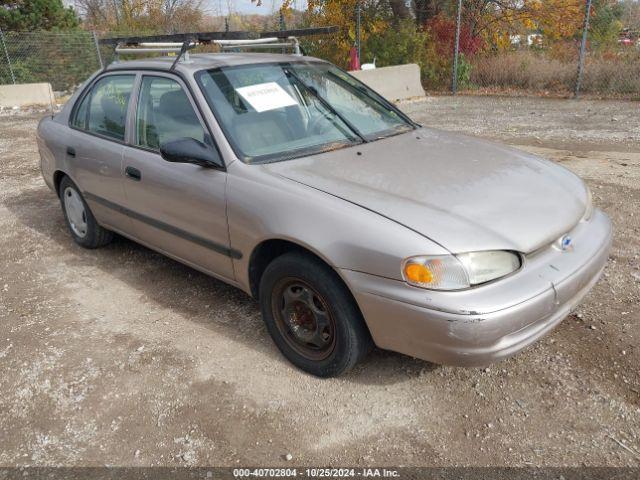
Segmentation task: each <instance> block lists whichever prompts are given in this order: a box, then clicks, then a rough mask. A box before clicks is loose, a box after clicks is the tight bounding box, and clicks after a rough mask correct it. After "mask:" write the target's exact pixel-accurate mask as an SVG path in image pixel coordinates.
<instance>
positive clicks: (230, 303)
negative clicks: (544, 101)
mask: <svg viewBox="0 0 640 480" xmlns="http://www.w3.org/2000/svg"><path fill="white" fill-rule="evenodd" d="M5 206H6V208H7V209H8V210H9V211H11V212H12V213H13V214H14V215H15V216H16V217H17V219H18V220H19V221H20V222H21V223H23V224H24V225H25V226H27V227H28V228H30V229H33V230H34V231H37V232H38V233H39V234H41V235H42V236H44V237H46V238H47V239H48V240H47V241H50V242H52V243H53V244H54V245H52V251H53V250H56V251H59V252H60V253H61V254H70V255H66V256H65V262H66V265H69V266H71V267H73V266H78V267H81V266H87V265H91V266H92V267H96V268H98V269H100V270H102V271H104V272H105V273H107V274H108V275H110V276H113V277H115V278H117V279H118V280H119V281H121V282H123V283H124V284H126V285H128V286H129V287H131V288H132V289H134V290H135V291H137V292H140V293H141V295H142V297H143V298H145V299H148V300H150V301H151V302H153V303H155V304H157V305H158V306H160V307H161V308H164V309H170V310H171V311H174V312H177V313H179V314H181V315H182V316H183V317H184V318H188V319H189V321H192V322H195V323H198V324H201V325H204V326H205V327H206V328H209V329H211V330H213V331H215V332H216V333H217V334H222V335H225V336H226V337H228V338H230V339H233V340H234V341H239V342H241V343H243V344H244V345H246V346H248V347H250V348H252V349H255V350H257V351H259V352H260V353H261V354H264V355H267V356H268V357H270V358H274V359H278V360H279V361H281V362H283V363H287V364H288V362H287V360H286V359H285V358H284V357H282V355H281V354H280V352H279V351H278V350H277V348H276V347H275V345H274V343H273V341H272V340H271V338H270V337H269V334H268V333H267V331H266V328H265V326H264V323H263V322H262V318H261V315H260V310H259V307H258V304H257V302H256V301H255V300H253V299H252V298H251V297H249V296H248V295H247V294H245V293H244V292H242V291H241V290H239V289H237V288H235V287H232V286H230V285H227V284H226V283H224V282H222V281H220V280H217V279H215V278H212V277H210V276H208V275H205V274H203V273H200V272H198V271H197V270H194V269H192V268H190V267H188V266H186V265H183V264H182V263H180V262H177V261H175V260H172V259H170V258H168V257H166V256H164V255H162V254H160V253H157V252H155V251H153V250H151V249H148V248H146V247H144V246H142V245H140V244H138V243H135V242H133V241H131V240H128V239H126V238H124V237H121V236H117V235H116V237H115V239H114V241H113V242H112V243H110V244H109V245H107V246H105V247H103V248H100V249H96V250H85V249H83V248H81V247H79V246H78V245H76V244H75V243H74V242H73V240H72V239H71V236H70V234H69V232H68V231H67V228H66V225H65V223H64V218H63V215H62V211H61V209H60V205H59V202H58V201H57V199H56V198H55V196H54V195H53V194H52V192H50V191H49V190H48V189H45V188H39V189H32V190H28V191H23V192H21V193H20V194H19V195H16V196H15V197H13V198H11V199H10V200H8V201H6V202H5ZM435 368H437V366H436V365H433V364H431V363H428V362H424V361H422V360H417V359H414V358H411V357H407V356H405V355H401V354H398V353H394V352H389V351H384V350H380V349H374V350H373V352H371V353H370V354H369V355H368V356H367V357H366V358H365V359H364V360H363V361H362V362H361V363H360V364H359V365H358V366H356V368H354V369H353V370H352V371H351V372H349V373H347V374H346V375H344V376H343V377H342V378H343V379H344V380H346V381H352V382H357V383H363V384H381V385H385V384H393V383H397V382H399V381H403V380H406V378H407V376H411V377H416V376H419V375H420V374H421V373H423V372H425V371H431V370H433V369H435Z"/></svg>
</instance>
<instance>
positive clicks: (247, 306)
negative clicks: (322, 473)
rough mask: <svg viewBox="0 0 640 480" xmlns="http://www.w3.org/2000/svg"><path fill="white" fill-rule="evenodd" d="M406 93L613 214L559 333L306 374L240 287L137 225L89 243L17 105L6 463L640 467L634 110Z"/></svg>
mask: <svg viewBox="0 0 640 480" xmlns="http://www.w3.org/2000/svg"><path fill="white" fill-rule="evenodd" d="M404 108H405V110H407V111H408V112H409V113H410V114H411V115H413V116H414V117H415V118H416V119H417V120H418V121H421V122H423V123H425V124H428V125H432V126H437V127H440V128H445V129H451V130H458V131H464V132H468V133H471V134H475V135H480V136H487V137H491V138H495V139H499V140H502V141H506V142H508V143H511V144H515V145H519V146H522V148H524V149H525V150H528V151H531V152H535V153H540V154H543V155H545V156H547V157H550V158H552V159H554V160H556V161H558V162H561V163H562V164H563V165H565V166H567V167H569V168H570V169H572V170H573V171H575V172H577V173H578V174H579V175H581V176H582V177H583V178H584V179H586V181H587V182H588V183H589V185H590V186H591V188H592V189H593V192H594V197H595V201H596V203H597V204H598V206H600V207H602V208H603V209H604V210H606V211H607V213H608V214H609V215H610V216H611V217H612V219H613V221H614V223H615V228H616V237H615V242H614V247H613V252H612V255H611V260H610V263H609V266H608V267H607V270H606V273H605V276H604V278H603V279H602V280H601V281H600V283H599V284H598V285H597V286H596V287H595V289H594V290H593V292H592V293H591V294H590V295H589V296H588V298H587V299H586V301H585V302H584V303H583V304H582V305H581V306H580V307H579V308H578V309H577V311H576V312H575V313H574V315H571V316H570V317H568V318H567V319H566V320H565V321H564V322H563V323H562V324H561V326H560V327H559V328H558V329H557V330H556V331H555V332H554V333H553V334H551V335H549V336H548V337H546V338H544V339H543V340H542V341H541V342H539V343H538V344H537V345H535V346H534V347H532V348H530V349H528V350H527V351H525V352H523V353H522V354H520V355H518V356H517V357H515V358H513V359H510V360H508V361H504V362H502V363H499V364H496V365H493V366H491V367H490V368H488V369H479V368H476V369H462V368H449V367H439V366H435V365H431V364H428V363H425V362H422V361H419V360H415V359H412V358H409V357H405V356H402V355H398V354H394V353H389V352H382V351H376V352H374V353H373V354H372V355H371V356H370V357H368V359H367V360H366V361H365V362H364V363H363V364H362V365H360V366H359V367H358V368H357V369H356V370H355V371H353V372H352V373H350V374H349V375H347V376H345V377H343V378H339V379H332V380H319V379H316V378H313V377H310V376H308V375H305V374H302V373H301V372H299V371H297V370H295V369H294V368H293V367H291V366H290V365H289V364H288V363H287V362H286V361H285V360H284V359H283V358H282V357H281V356H280V355H279V353H278V352H277V350H276V348H275V347H274V345H273V344H272V342H271V340H270V339H269V337H268V336H267V333H266V331H265V329H264V327H263V325H262V323H261V319H260V315H259V312H258V308H257V306H256V304H255V303H254V302H253V301H252V300H251V299H249V298H247V297H246V296H245V295H244V294H243V293H241V292H239V291H237V290H234V289H233V288H231V287H228V286H226V285H224V284H222V283H220V282H218V281H216V280H213V279H211V278H208V277H206V276H204V275H202V274H200V273H197V272H195V271H193V270H191V269H189V268H187V267H185V266H182V265H180V264H178V263H176V262H174V261H172V260H169V259H167V258H165V257H163V256H161V255H159V254H156V253H154V252H152V251H149V250H147V249H145V248H143V247H140V246H138V245H136V244H134V243H132V242H129V241H127V240H123V239H117V240H116V241H115V242H114V243H113V244H112V245H110V246H108V247H106V248H104V249H101V250H97V251H86V250H83V249H81V248H79V247H77V246H76V245H75V244H74V243H73V242H72V241H71V238H70V236H69V235H68V234H67V232H66V231H65V227H64V224H63V218H62V213H61V211H60V208H59V204H58V201H57V199H56V198H55V197H54V195H53V193H52V192H50V191H49V190H48V189H47V188H46V187H45V185H44V183H43V181H42V180H41V178H40V176H39V171H38V167H37V161H38V155H37V151H36V145H35V142H34V131H35V128H36V124H37V121H38V117H39V115H41V114H39V115H38V114H28V115H25V114H14V113H12V114H10V115H7V114H6V113H5V114H4V115H2V116H0V149H1V151H2V153H3V155H2V160H1V162H0V227H1V228H0V252H1V257H0V368H1V371H2V375H1V376H0V392H2V393H1V394H0V465H4V466H13V465H27V464H28V465H93V466H100V465H104V464H111V465H171V466H176V465H205V464H206V465H213V464H215V465H223V466H234V465H285V464H286V465H293V464H296V465H298V464H299V465H342V466H344V465H352V466H358V465H359V466H365V465H390V466H399V465H405V466H426V465H429V466H444V465H502V464H506V465H515V466H527V465H529V466H530V465H554V466H557V465H571V466H579V465H617V466H625V465H634V466H638V465H640V372H639V368H638V366H639V365H640V333H639V327H640V208H639V207H640V111H639V108H640V107H639V106H638V104H634V103H616V102H607V103H605V102H581V103H577V102H573V101H559V100H526V99H525V100H523V99H495V98H471V97H460V98H458V99H452V98H447V97H440V98H433V99H429V100H426V101H422V102H414V103H409V104H405V105H404ZM288 453H290V454H291V455H292V456H293V460H291V461H290V462H287V461H286V460H285V459H284V456H285V455H286V454H288Z"/></svg>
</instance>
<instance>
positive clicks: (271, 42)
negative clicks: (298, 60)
mask: <svg viewBox="0 0 640 480" xmlns="http://www.w3.org/2000/svg"><path fill="white" fill-rule="evenodd" d="M281 40H282V39H281V38H279V37H265V38H258V39H255V40H216V41H214V43H216V44H218V45H220V46H221V47H222V50H223V51H229V50H239V49H243V48H257V49H272V48H291V49H293V53H294V55H302V53H301V50H300V42H298V39H297V38H296V37H287V38H286V40H287V41H284V42H283V41H281Z"/></svg>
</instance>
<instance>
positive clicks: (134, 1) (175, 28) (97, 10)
mask: <svg viewBox="0 0 640 480" xmlns="http://www.w3.org/2000/svg"><path fill="white" fill-rule="evenodd" d="M202 4H203V0H76V5H77V6H78V9H79V10H80V12H81V13H82V14H83V16H84V18H85V22H84V23H85V26H86V27H87V28H90V29H93V30H102V31H116V32H121V33H134V32H135V33H155V32H163V33H175V32H188V31H195V30H198V29H199V26H200V24H201V23H202V20H203V10H202Z"/></svg>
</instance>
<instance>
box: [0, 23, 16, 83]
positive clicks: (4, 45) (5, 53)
mask: <svg viewBox="0 0 640 480" xmlns="http://www.w3.org/2000/svg"><path fill="white" fill-rule="evenodd" d="M0 40H2V48H3V49H4V56H5V57H6V58H7V64H8V65H9V72H10V73H11V80H12V81H13V83H14V85H15V83H16V76H15V75H14V73H13V67H12V66H11V59H10V58H9V51H8V50H7V44H6V42H5V41H4V33H3V32H2V29H1V28H0Z"/></svg>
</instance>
